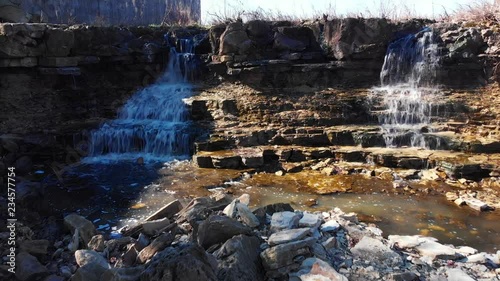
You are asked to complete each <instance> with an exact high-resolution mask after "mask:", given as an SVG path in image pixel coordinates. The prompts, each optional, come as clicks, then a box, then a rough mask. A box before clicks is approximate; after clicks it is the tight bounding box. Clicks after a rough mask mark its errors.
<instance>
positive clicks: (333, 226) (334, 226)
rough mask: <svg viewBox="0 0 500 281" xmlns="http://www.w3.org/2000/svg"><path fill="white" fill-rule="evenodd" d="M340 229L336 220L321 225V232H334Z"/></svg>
mask: <svg viewBox="0 0 500 281" xmlns="http://www.w3.org/2000/svg"><path fill="white" fill-rule="evenodd" d="M339 228H340V224H339V223H338V222H337V221H336V220H329V221H327V222H325V223H324V224H322V225H321V231H326V232H334V231H337V230H338V229H339Z"/></svg>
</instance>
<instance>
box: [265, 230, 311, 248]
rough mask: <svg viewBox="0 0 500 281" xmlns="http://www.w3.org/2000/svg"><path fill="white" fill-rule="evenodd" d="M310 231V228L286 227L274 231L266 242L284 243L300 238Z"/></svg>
mask: <svg viewBox="0 0 500 281" xmlns="http://www.w3.org/2000/svg"><path fill="white" fill-rule="evenodd" d="M310 233H311V229H310V228H297V229H287V230H282V231H279V232H276V233H274V234H272V235H271V236H269V239H268V243H269V245H271V246H274V245H278V244H284V243H288V242H292V241H297V240H300V239H302V238H304V237H306V236H307V235H308V234H310Z"/></svg>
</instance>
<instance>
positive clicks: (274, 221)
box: [1, 192, 500, 281]
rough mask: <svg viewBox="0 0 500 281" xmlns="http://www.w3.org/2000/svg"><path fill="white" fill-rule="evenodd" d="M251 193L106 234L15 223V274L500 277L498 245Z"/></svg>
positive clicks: (178, 209) (160, 214) (166, 210)
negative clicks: (394, 228) (397, 227)
mask: <svg viewBox="0 0 500 281" xmlns="http://www.w3.org/2000/svg"><path fill="white" fill-rule="evenodd" d="M253 200H254V199H253V198H252V197H251V196H250V195H248V194H242V195H241V196H239V197H231V196H228V195H227V194H223V193H220V192H217V193H214V194H213V195H212V196H210V197H198V198H195V199H193V200H192V201H190V202H188V203H187V204H181V203H180V202H179V201H178V200H174V201H172V202H170V203H168V204H166V205H164V206H163V207H161V208H159V209H158V210H156V212H154V213H153V214H151V215H150V216H149V217H147V218H144V219H143V220H142V221H140V222H139V223H137V224H135V225H130V226H128V227H125V228H123V229H121V230H120V232H119V234H118V233H115V234H113V235H109V233H103V232H101V231H99V230H96V226H95V225H94V224H93V223H92V222H91V221H89V220H87V219H86V218H84V217H82V216H80V215H77V214H69V215H66V216H65V217H64V219H63V220H62V218H55V220H53V221H52V222H51V223H49V224H47V225H45V226H44V227H42V232H44V231H45V232H46V233H45V237H47V239H40V234H42V233H41V232H39V231H37V233H36V234H34V233H33V231H32V230H31V229H30V228H29V227H26V226H21V227H20V228H19V230H20V231H19V237H18V240H19V244H20V253H19V254H18V255H17V259H18V262H17V268H16V278H17V279H18V280H47V281H48V280H51V281H55V280H67V279H70V280H74V281H76V280H82V281H94V280H96V281H97V280H101V281H102V280H141V281H146V280H499V277H498V275H499V274H500V272H499V269H498V268H499V267H500V251H488V252H479V251H478V250H476V249H474V248H471V247H467V246H459V247H455V246H452V245H446V244H443V243H440V242H439V241H437V239H435V238H431V237H427V236H422V235H403V236H401V235H389V236H388V237H387V238H384V236H383V232H382V230H381V229H380V228H378V227H377V226H376V225H375V224H373V223H365V222H360V220H359V218H358V216H357V215H356V214H355V213H352V212H351V213H346V212H343V211H342V210H341V209H339V208H333V209H330V210H325V211H316V212H310V211H300V210H294V208H293V207H292V206H291V205H290V204H286V203H276V204H270V205H265V206H262V207H259V208H254V209H253V210H251V208H250V207H249V205H250V206H251V204H252V201H253ZM62 224H64V229H62V228H61V226H62ZM5 236H6V234H5V233H2V237H5ZM2 241H4V239H2ZM2 243H4V242H2ZM2 247H3V246H2ZM1 274H2V278H3V279H4V280H10V279H8V278H10V277H9V275H7V273H6V272H4V271H3V270H2V273H1ZM6 278H7V279H6Z"/></svg>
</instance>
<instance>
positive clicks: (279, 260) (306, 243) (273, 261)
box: [260, 237, 316, 270]
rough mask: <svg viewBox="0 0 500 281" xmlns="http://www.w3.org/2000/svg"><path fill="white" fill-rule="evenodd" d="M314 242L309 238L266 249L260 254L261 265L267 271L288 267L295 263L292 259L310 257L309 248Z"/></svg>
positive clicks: (314, 240)
mask: <svg viewBox="0 0 500 281" xmlns="http://www.w3.org/2000/svg"><path fill="white" fill-rule="evenodd" d="M315 242H316V239H315V238H312V237H309V238H307V239H305V240H300V241H294V242H289V243H286V244H281V245H277V246H274V247H271V248H268V249H266V250H264V251H263V252H262V253H261V254H260V257H261V258H262V264H263V265H264V268H266V269H267V270H275V269H279V268H283V267H286V266H290V265H292V264H294V263H295V261H294V259H295V258H296V257H299V256H310V255H311V250H310V247H311V246H312V245H313V244H314V243H315Z"/></svg>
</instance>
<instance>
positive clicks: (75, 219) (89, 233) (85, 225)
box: [64, 214, 97, 245]
mask: <svg viewBox="0 0 500 281" xmlns="http://www.w3.org/2000/svg"><path fill="white" fill-rule="evenodd" d="M64 225H66V227H68V228H69V229H70V230H71V232H72V233H74V232H75V229H78V233H79V235H80V238H81V239H82V240H83V243H84V244H85V245H88V243H89V242H90V240H91V239H92V237H93V236H94V235H96V234H97V231H96V229H95V227H94V225H93V224H92V222H91V221H89V220H87V219H86V218H84V217H82V216H79V215H77V214H69V215H67V216H66V217H64Z"/></svg>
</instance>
